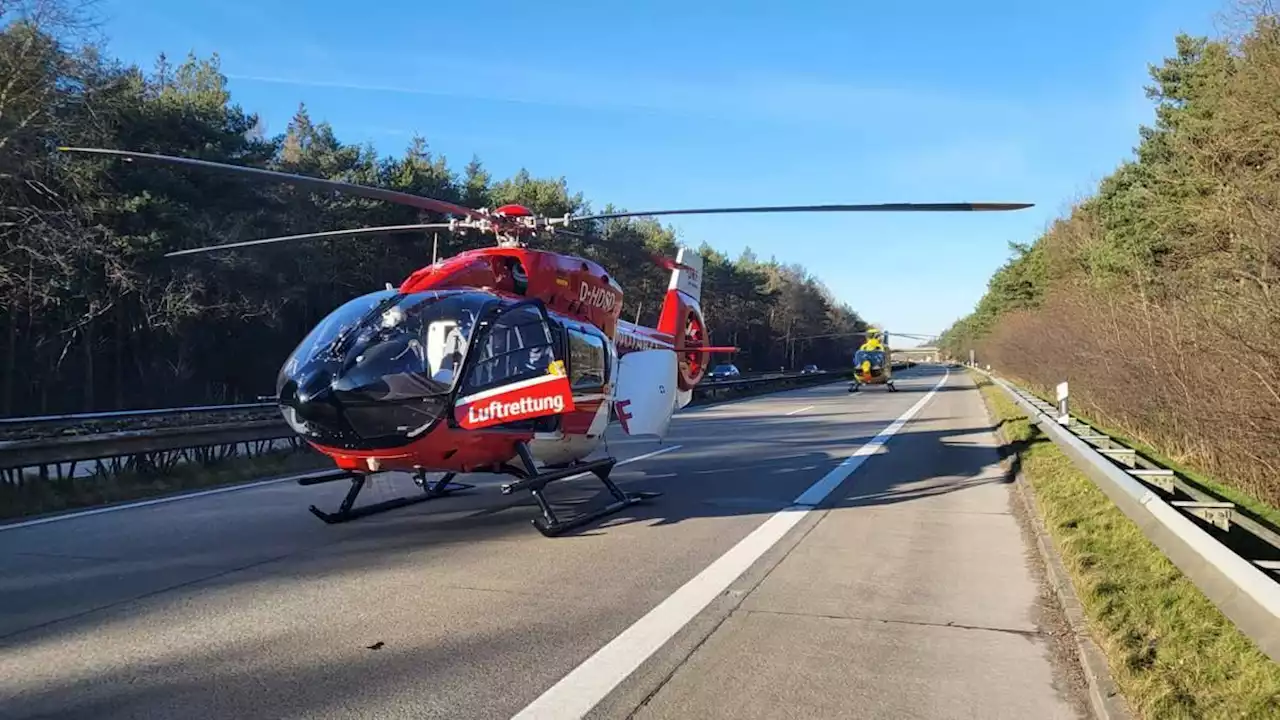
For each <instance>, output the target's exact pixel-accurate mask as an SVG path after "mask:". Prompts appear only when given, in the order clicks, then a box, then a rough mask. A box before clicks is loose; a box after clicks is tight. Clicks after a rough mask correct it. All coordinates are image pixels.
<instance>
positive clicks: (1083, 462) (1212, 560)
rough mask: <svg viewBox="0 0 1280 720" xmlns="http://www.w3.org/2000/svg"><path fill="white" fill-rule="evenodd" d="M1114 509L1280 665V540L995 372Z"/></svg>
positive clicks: (999, 381) (999, 382)
mask: <svg viewBox="0 0 1280 720" xmlns="http://www.w3.org/2000/svg"><path fill="white" fill-rule="evenodd" d="M972 369H974V370H976V371H977V372H980V373H982V374H983V375H985V376H987V377H988V378H990V379H991V381H992V382H993V383H995V384H996V385H997V386H999V387H1000V388H1001V389H1003V390H1004V391H1005V392H1006V393H1007V394H1008V395H1009V396H1010V397H1011V398H1012V399H1013V400H1014V402H1015V403H1017V405H1018V406H1019V407H1021V408H1022V409H1023V410H1024V411H1025V412H1026V413H1027V418H1028V419H1030V420H1031V421H1032V422H1034V423H1035V424H1036V425H1037V426H1038V427H1039V428H1040V430H1041V431H1042V432H1044V433H1045V435H1047V436H1048V437H1049V438H1050V439H1051V440H1052V441H1053V442H1054V444H1056V445H1057V446H1058V448H1059V449H1060V450H1062V452H1063V453H1064V454H1065V455H1066V456H1067V457H1068V458H1070V459H1071V460H1072V461H1073V462H1074V463H1075V464H1076V466H1077V467H1079V468H1080V469H1081V470H1082V471H1083V472H1084V473H1085V475H1086V476H1087V477H1088V478H1089V479H1090V480H1092V481H1093V483H1094V484H1095V485H1097V486H1098V488H1099V489H1100V490H1102V492H1104V493H1105V494H1106V495H1107V497H1109V498H1110V499H1111V501H1112V502H1114V503H1115V504H1116V506H1117V507H1118V508H1119V509H1120V510H1121V511H1122V512H1123V513H1124V514H1125V515H1126V516H1128V517H1129V519H1130V520H1132V521H1133V522H1134V523H1135V524H1137V526H1138V528H1139V529H1140V530H1141V531H1142V534H1143V535H1145V536H1146V537H1147V539H1149V540H1150V541H1151V542H1152V543H1154V544H1155V545H1156V547H1158V548H1159V549H1160V550H1161V552H1163V553H1164V554H1165V556H1166V557H1168V558H1169V560H1170V561H1172V562H1173V564H1174V565H1176V566H1177V567H1178V569H1180V570H1181V571H1182V572H1183V573H1184V574H1185V575H1186V576H1187V577H1188V578H1190V579H1191V581H1192V582H1193V583H1195V584H1196V586H1197V587H1199V588H1200V590H1201V591H1202V592H1203V593H1204V594H1205V596H1206V597H1208V598H1209V600H1210V601H1212V602H1213V604H1214V605H1216V606H1217V607H1218V609H1219V610H1221V611H1222V613H1223V614H1224V615H1226V616H1227V617H1228V618H1230V619H1231V621H1232V622H1234V623H1235V624H1236V626H1237V627H1239V628H1240V630H1241V631H1242V632H1243V633H1244V634H1245V635H1247V636H1248V637H1250V638H1251V639H1252V640H1253V641H1254V642H1255V643H1257V645H1258V647H1259V648H1260V649H1261V650H1262V651H1263V652H1264V653H1266V654H1267V655H1268V656H1269V657H1270V658H1271V659H1272V660H1275V661H1276V662H1280V534H1277V533H1276V532H1275V531H1274V530H1272V529H1271V528H1269V527H1267V526H1266V525H1264V524H1262V523H1260V522H1258V521H1257V520H1255V519H1254V518H1251V517H1249V516H1248V515H1246V514H1244V513H1243V512H1241V510H1240V509H1239V508H1237V507H1236V506H1235V504H1233V503H1230V502H1223V501H1221V500H1220V499H1218V498H1215V497H1213V496H1212V495H1209V494H1208V493H1206V492H1204V491H1203V490H1200V489H1199V488H1197V487H1195V486H1193V485H1191V484H1190V483H1188V482H1187V481H1186V480H1185V479H1184V478H1182V477H1180V476H1179V475H1178V473H1177V472H1176V471H1174V470H1171V469H1169V468H1165V467H1161V466H1160V465H1159V464H1158V463H1156V462H1155V461H1154V460H1151V459H1150V458H1147V457H1145V456H1144V455H1143V454H1142V453H1140V452H1138V451H1136V450H1134V449H1133V448H1129V447H1126V446H1125V445H1123V444H1122V443H1120V442H1119V441H1117V440H1115V439H1114V438H1112V437H1110V436H1109V435H1107V434H1106V433H1104V432H1101V431H1099V430H1098V429H1096V428H1094V427H1093V426H1091V425H1089V424H1088V423H1086V422H1083V421H1081V420H1080V419H1079V418H1077V417H1075V416H1074V415H1070V414H1068V415H1067V416H1065V417H1066V418H1067V422H1066V425H1063V424H1061V423H1060V422H1059V415H1058V414H1059V409H1058V408H1057V407H1056V406H1054V405H1052V404H1051V403H1049V402H1046V401H1045V400H1042V399H1041V398H1039V397H1037V396H1036V395H1034V394H1033V393H1030V392H1028V391H1026V390H1024V389H1022V388H1019V387H1016V386H1014V385H1012V384H1011V383H1009V382H1008V381H1006V380H1003V379H1001V378H999V377H997V376H996V375H994V374H993V373H990V372H987V371H984V370H982V369H979V368H972Z"/></svg>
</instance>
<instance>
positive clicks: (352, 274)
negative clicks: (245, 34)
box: [0, 0, 866, 415]
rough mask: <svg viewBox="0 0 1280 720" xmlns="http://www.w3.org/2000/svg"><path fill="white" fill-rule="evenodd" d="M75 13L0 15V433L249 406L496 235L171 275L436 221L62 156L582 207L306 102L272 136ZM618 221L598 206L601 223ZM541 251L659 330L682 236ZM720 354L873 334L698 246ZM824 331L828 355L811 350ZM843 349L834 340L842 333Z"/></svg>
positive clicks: (212, 61) (214, 92) (200, 75)
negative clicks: (322, 325) (604, 273)
mask: <svg viewBox="0 0 1280 720" xmlns="http://www.w3.org/2000/svg"><path fill="white" fill-rule="evenodd" d="M82 8H83V6H81V5H79V4H78V3H77V4H72V3H70V2H67V3H66V4H63V2H62V0H25V1H20V2H13V3H3V4H0V21H2V22H3V31H2V32H0V82H2V83H6V84H7V87H6V88H4V89H3V92H0V414H2V415H29V414H43V413H53V412H77V411H91V410H111V409H124V408H140V407H156V406H174V405H181V404H189V403H222V402H245V401H252V400H254V399H255V398H256V397H258V396H259V395H262V394H269V393H271V392H272V391H273V390H274V387H275V378H276V373H277V371H278V369H279V365H280V363H281V362H282V361H283V360H284V359H285V357H286V356H287V355H288V354H289V352H290V351H291V350H292V349H293V346H294V344H295V343H296V342H298V341H299V340H300V339H301V338H302V337H303V336H304V335H305V334H306V332H307V331H308V330H309V329H310V328H311V327H312V326H313V325H314V324H315V323H317V322H318V321H319V320H320V319H322V318H323V317H324V315H326V314H327V313H328V312H329V311H330V310H332V309H333V308H335V307H337V306H338V305H340V304H341V303H342V302H344V301H346V300H348V299H351V298H353V297H356V296H358V295H361V294H364V293H366V292H370V291H372V290H376V289H380V288H382V287H383V286H384V284H385V283H387V282H390V283H393V284H398V283H399V282H400V281H401V280H402V279H403V278H404V277H406V276H407V275H408V274H409V273H410V272H412V271H413V270H414V269H416V268H418V267H420V266H422V265H425V264H428V263H430V262H431V260H432V257H433V252H438V253H439V255H440V256H441V257H446V256H449V255H452V254H456V253H458V252H460V251H463V250H466V249H469V248H473V247H480V246H483V245H487V244H490V243H491V242H492V240H491V238H490V239H486V238H484V237H476V236H474V235H473V236H465V235H463V234H461V233H459V234H458V235H453V234H450V233H448V232H444V231H441V232H439V233H438V234H437V233H432V232H430V231H427V232H406V233H398V234H389V235H386V236H378V237H374V238H364V239H358V240H357V239H345V240H343V239H337V240H316V241H306V242H298V243H290V244H282V245H278V246H277V245H271V246H264V247H260V248H254V249H251V250H245V251H234V252H225V253H221V252H220V253H213V254H204V255H193V256H185V257H181V258H163V257H162V255H163V254H164V253H166V252H170V251H173V250H177V249H182V248H189V247H196V246H201V245H210V244H219V243H225V242H232V241H237V240H246V239H252V238H257V237H265V236H274V235H288V234H296V233H305V232H312V231H317V230H329V229H335V228H342V227H363V226H373V225H394V224H414V223H422V222H436V221H439V220H441V219H442V218H441V217H439V216H433V215H431V214H429V213H421V212H419V211H417V210H415V209H413V208H407V207H401V206H396V205H390V204H385V203H376V202H372V201H368V200H363V199H360V198H353V197H349V196H339V195H333V194H318V193H314V192H310V191H305V190H298V189H295V188H292V187H289V186H285V185H277V184H273V183H261V182H255V181H253V180H247V179H245V178H243V177H237V176H232V175H227V174H223V173H217V172H208V171H200V170H192V169H185V168H175V167H168V166H157V165H153V164H132V163H122V162H120V161H119V160H118V159H112V158H101V157H98V156H84V155H79V156H70V155H67V154H65V153H59V152H57V150H56V148H57V147H58V146H89V147H106V148H119V149H128V150H135V151H142V152H153V153H163V154H171V155H182V156H188V157H196V158H200V159H204V160H211V161H218V162H229V163H235V164H240V165H248V166H254V167H261V168H268V169H276V170H282V171H286V172H291V173H299V174H305V175H314V176H317V177H323V178H328V179H333V180H343V181H348V182H357V183H362V184H368V185H377V186H381V187H385V188H390V189H394V190H399V191H403V192H410V193H417V194H422V195H428V196H431V197H435V198H439V199H442V200H448V201H452V202H455V203H461V204H464V205H467V206H470V207H476V208H480V207H490V208H492V207H496V206H498V205H500V204H503V203H508V202H518V203H522V204H524V205H526V206H528V207H530V208H531V209H533V210H534V211H535V212H537V213H543V214H546V215H550V216H556V215H563V214H564V213H566V212H572V213H577V214H581V213H587V212H590V211H591V209H592V208H591V206H590V204H589V203H588V201H587V200H586V199H585V198H584V196H583V194H582V193H581V192H574V191H571V190H570V188H569V186H568V184H567V183H566V181H565V180H564V179H563V178H540V177H535V176H533V175H532V174H530V173H529V172H528V171H525V170H521V171H520V172H518V173H516V174H515V175H514V176H513V177H510V178H506V179H500V180H495V179H494V178H493V177H491V176H490V174H489V173H488V172H487V171H486V170H485V168H484V165H483V164H482V163H481V161H480V160H479V159H478V158H473V159H472V160H471V161H470V162H469V163H468V164H467V165H466V166H465V167H463V168H462V169H461V171H459V170H457V169H455V168H454V167H452V166H450V165H449V163H448V162H447V161H446V159H445V158H443V157H440V156H438V155H435V154H433V153H432V151H431V149H430V147H429V146H428V144H427V141H426V140H425V139H424V138H421V137H415V138H414V139H413V140H412V142H411V143H410V144H409V146H408V147H407V148H406V149H405V150H404V152H403V153H402V154H400V155H399V156H382V155H379V153H378V152H376V151H375V149H374V148H373V147H372V146H371V145H368V144H365V145H352V144H346V143H343V142H341V141H340V140H339V139H338V137H337V133H336V131H335V130H334V128H333V127H331V126H330V125H329V124H328V123H326V122H323V121H319V120H317V119H316V118H313V117H312V116H311V115H310V114H309V113H308V111H307V109H306V107H305V105H301V104H300V106H299V109H298V111H297V114H296V115H295V116H294V117H293V119H292V121H291V122H290V123H289V125H288V128H287V129H286V131H285V132H284V133H282V134H280V135H278V136H276V137H266V136H265V135H264V133H263V132H262V124H261V122H260V120H259V118H258V116H256V115H255V114H253V113H251V112H249V111H247V110H245V109H244V108H242V107H240V106H239V105H238V104H236V103H235V102H234V101H233V99H232V97H231V94H230V93H229V92H228V89H227V82H226V78H225V77H224V76H223V75H222V74H221V72H220V63H219V58H218V56H217V55H216V54H215V55H213V56H211V57H207V58H199V57H195V56H188V57H186V58H185V59H184V60H183V61H182V62H178V63H174V62H171V61H170V60H169V59H167V58H166V57H164V56H161V57H160V58H158V60H157V61H156V63H155V65H154V67H153V68H151V69H149V70H144V69H142V68H140V67H138V66H136V65H132V64H127V63H123V62H121V61H119V60H116V59H112V58H110V57H108V56H107V54H106V53H105V52H104V51H103V50H102V46H101V44H100V43H98V42H94V41H91V40H88V39H82V38H84V37H86V36H87V35H88V34H87V33H85V32H83V31H84V30H85V28H86V26H87V21H86V16H83V15H81V14H80V12H81V9H82ZM611 209H614V208H612V206H606V207H605V208H602V210H603V211H608V210H611ZM583 229H584V230H585V237H583V238H570V239H560V238H557V239H554V240H551V241H548V242H545V243H543V244H542V245H541V246H540V247H543V248H545V249H552V250H556V251H560V252H568V253H573V254H576V255H579V256H582V257H587V258H590V259H593V260H596V261H598V262H600V263H601V264H603V265H604V266H605V267H607V268H609V269H610V270H611V271H612V272H613V273H614V276H615V278H616V279H617V280H618V282H619V283H621V285H622V287H623V288H624V290H625V293H626V295H625V298H624V307H623V316H624V317H625V319H627V320H631V321H636V322H641V323H646V324H650V325H652V324H654V323H656V321H657V316H658V312H659V309H660V306H661V305H660V304H661V299H662V296H663V293H664V292H665V289H666V283H667V272H666V271H664V270H662V269H661V268H659V267H658V266H657V265H656V264H655V263H653V262H652V260H651V259H650V253H654V252H656V253H659V254H662V255H666V256H668V257H674V254H675V252H676V249H677V240H678V238H677V237H676V235H675V233H674V232H673V231H672V230H671V229H670V228H669V227H667V226H663V225H661V224H659V223H658V222H656V221H654V220H652V219H628V220H611V221H606V222H599V223H596V224H595V225H594V226H591V227H587V228H583ZM701 252H702V253H703V255H704V258H705V271H704V274H705V278H704V289H703V306H704V308H703V309H704V312H705V314H706V316H707V319H708V323H709V324H710V325H711V332H712V337H711V339H712V341H713V342H715V343H716V344H733V345H736V346H738V347H739V348H741V353H740V354H738V355H736V356H734V357H733V358H732V361H733V362H735V363H736V364H738V365H739V367H740V368H742V369H744V370H745V369H777V368H781V367H798V366H800V365H803V364H806V363H810V362H814V363H818V364H819V365H823V366H845V365H848V364H849V357H850V355H851V353H852V350H853V349H854V348H855V347H856V345H857V343H858V342H859V340H860V339H859V338H857V337H854V336H851V335H849V334H850V333H853V332H855V331H858V330H862V329H865V327H866V324H865V323H864V322H863V321H862V319H861V318H860V317H859V316H858V314H857V313H856V312H855V311H854V310H853V309H852V308H850V307H849V306H848V305H846V304H844V303H841V302H840V301H838V300H837V299H836V298H835V297H834V296H833V294H832V293H831V292H830V290H829V289H827V288H826V287H824V286H823V284H822V283H821V282H819V281H818V280H816V279H815V278H814V277H812V276H811V275H809V273H808V272H807V271H806V270H805V269H804V268H802V267H800V266H797V265H788V264H784V263H780V262H778V261H776V260H774V259H770V260H768V261H765V260H762V259H760V258H758V257H756V256H755V255H754V254H753V253H752V252H751V251H750V250H748V251H746V252H744V253H742V254H741V256H739V257H737V258H730V257H727V256H726V255H725V254H723V253H720V252H717V251H715V250H714V249H713V248H711V247H710V246H708V245H707V244H706V243H703V244H702V246H701ZM832 334H837V335H838V336H836V337H824V338H818V339H808V340H806V339H804V338H807V337H809V336H819V335H826V336H830V335H832ZM840 334H842V335H840Z"/></svg>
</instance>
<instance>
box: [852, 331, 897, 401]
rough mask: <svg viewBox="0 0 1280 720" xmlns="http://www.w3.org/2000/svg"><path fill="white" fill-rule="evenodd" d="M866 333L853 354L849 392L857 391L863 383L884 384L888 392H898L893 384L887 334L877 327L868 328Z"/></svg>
mask: <svg viewBox="0 0 1280 720" xmlns="http://www.w3.org/2000/svg"><path fill="white" fill-rule="evenodd" d="M866 335H867V339H866V340H865V341H864V342H863V343H862V346H861V347H859V348H858V350H857V351H856V352H854V354H853V366H854V367H853V382H852V383H850V384H849V392H851V393H852V392H858V390H859V389H860V388H861V387H862V386H863V385H884V386H886V387H888V388H889V391H890V392H898V388H897V387H895V386H894V384H893V362H892V361H891V359H890V357H889V334H888V333H886V332H884V331H883V330H880V329H879V328H868V329H867V332H866ZM882 336H883V338H884V339H883V340H882V339H881V337H882Z"/></svg>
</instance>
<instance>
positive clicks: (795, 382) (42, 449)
mask: <svg viewBox="0 0 1280 720" xmlns="http://www.w3.org/2000/svg"><path fill="white" fill-rule="evenodd" d="M845 376H847V371H827V372H817V373H806V374H801V373H791V374H787V375H782V376H778V377H765V378H743V379H729V380H720V381H718V382H714V383H708V384H699V385H698V386H697V387H696V388H694V400H693V402H694V403H698V402H706V401H715V400H723V399H728V398H731V397H735V396H739V395H744V394H747V393H750V392H752V391H755V390H759V389H764V388H765V387H766V386H767V387H768V389H769V390H771V391H780V390H786V389H789V388H793V387H802V386H805V385H819V384H823V383H827V382H835V381H838V380H840V379H842V378H843V377H845ZM215 407H216V406H215ZM223 407H224V408H229V409H235V408H243V407H249V408H271V407H274V404H273V403H263V404H261V405H257V404H255V405H249V406H235V407H230V406H223ZM202 409H203V408H202ZM187 411H188V409H187V408H174V409H172V410H169V411H167V412H169V413H170V414H173V415H181V414H184V413H185V412H187ZM134 412H137V411H134ZM154 412H156V413H160V412H166V411H154ZM93 415H97V416H99V417H100V418H101V417H102V416H106V415H108V414H107V413H93ZM61 417H67V416H61ZM105 419H114V418H105ZM295 435H296V434H295V433H294V431H293V430H292V429H291V428H290V427H289V425H288V424H287V423H285V421H284V419H283V418H282V417H279V416H277V417H275V418H272V419H266V420H255V421H245V420H238V421H235V422H227V423H217V424H200V425H177V426H171V427H160V428H145V429H140V430H123V431H112V432H96V433H94V432H90V433H85V434H80V435H63V436H54V437H39V438H30V439H20V440H11V441H6V442H0V472H4V471H21V470H24V469H28V468H39V467H47V466H51V465H59V464H64V463H75V462H83V461H95V460H106V459H111V458H119V457H129V456H135V455H143V454H147V453H161V452H173V451H180V450H189V449H193V448H201V447H209V446H220V445H236V444H239V443H258V442H268V441H273V440H283V439H287V438H292V437H295Z"/></svg>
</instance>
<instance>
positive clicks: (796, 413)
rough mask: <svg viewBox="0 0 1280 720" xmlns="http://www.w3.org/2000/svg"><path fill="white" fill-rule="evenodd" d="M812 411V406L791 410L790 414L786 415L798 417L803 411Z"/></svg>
mask: <svg viewBox="0 0 1280 720" xmlns="http://www.w3.org/2000/svg"><path fill="white" fill-rule="evenodd" d="M812 409H813V406H812V405H806V406H805V407H802V408H800V409H799V410H792V411H791V412H789V413H787V415H799V414H800V413H802V412H804V411H805V410H812Z"/></svg>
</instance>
